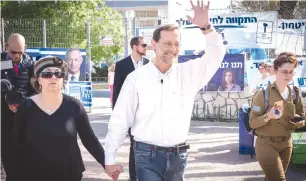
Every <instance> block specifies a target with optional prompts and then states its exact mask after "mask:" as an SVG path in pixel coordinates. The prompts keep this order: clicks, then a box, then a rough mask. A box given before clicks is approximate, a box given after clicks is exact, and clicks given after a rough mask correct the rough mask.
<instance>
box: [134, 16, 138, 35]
mask: <svg viewBox="0 0 306 181" xmlns="http://www.w3.org/2000/svg"><path fill="white" fill-rule="evenodd" d="M133 36H134V37H135V36H137V30H136V18H135V17H134V18H133Z"/></svg>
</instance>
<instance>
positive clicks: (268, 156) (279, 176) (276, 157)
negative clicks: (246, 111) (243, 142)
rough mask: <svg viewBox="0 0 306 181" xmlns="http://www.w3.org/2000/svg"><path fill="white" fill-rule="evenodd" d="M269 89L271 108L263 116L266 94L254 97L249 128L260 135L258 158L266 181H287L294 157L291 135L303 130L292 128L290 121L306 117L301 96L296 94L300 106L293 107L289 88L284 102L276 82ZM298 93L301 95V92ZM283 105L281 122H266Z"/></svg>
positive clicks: (298, 125) (274, 120)
mask: <svg viewBox="0 0 306 181" xmlns="http://www.w3.org/2000/svg"><path fill="white" fill-rule="evenodd" d="M268 89H270V97H269V106H268V109H267V111H266V112H264V93H263V91H261V90H259V91H257V92H256V94H255V95H254V97H253V101H252V107H251V113H250V126H251V128H253V129H255V132H256V134H257V135H258V137H257V139H256V145H255V151H256V158H257V160H258V162H259V164H260V166H261V168H262V169H263V171H264V173H265V180H266V181H285V180H286V177H285V172H286V170H287V167H288V164H289V162H290V157H291V153H292V140H291V133H292V132H293V131H294V130H295V129H296V128H297V127H302V126H304V124H303V122H300V123H298V124H291V123H290V122H289V121H290V120H291V119H292V118H293V117H294V114H299V115H300V116H301V115H302V114H304V111H303V104H302V101H301V97H300V94H297V102H296V104H294V103H293V96H292V91H294V90H292V89H291V88H289V96H288V99H287V100H284V99H283V97H282V96H281V94H280V92H279V90H278V88H277V86H276V84H275V82H274V83H273V84H270V85H269V86H268ZM298 93H299V92H298ZM282 100H283V102H284V110H283V115H282V116H281V117H280V118H279V119H271V120H269V121H267V122H266V121H265V119H264V117H265V116H264V115H265V113H268V112H269V111H270V109H271V108H272V107H273V106H274V103H275V102H277V101H282Z"/></svg>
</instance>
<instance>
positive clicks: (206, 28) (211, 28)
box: [200, 24, 214, 34]
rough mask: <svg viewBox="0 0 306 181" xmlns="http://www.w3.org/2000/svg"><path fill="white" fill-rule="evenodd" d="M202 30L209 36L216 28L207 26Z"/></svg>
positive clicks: (201, 28)
mask: <svg viewBox="0 0 306 181" xmlns="http://www.w3.org/2000/svg"><path fill="white" fill-rule="evenodd" d="M200 30H201V31H202V33H203V34H207V33H210V32H213V31H214V28H213V27H212V26H211V24H207V25H205V26H204V27H200Z"/></svg>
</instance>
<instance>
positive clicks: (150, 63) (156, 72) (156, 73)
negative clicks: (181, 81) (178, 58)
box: [148, 61, 177, 76]
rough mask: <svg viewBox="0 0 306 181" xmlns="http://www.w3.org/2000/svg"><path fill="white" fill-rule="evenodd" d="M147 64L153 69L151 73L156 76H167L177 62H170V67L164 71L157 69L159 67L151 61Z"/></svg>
mask: <svg viewBox="0 0 306 181" xmlns="http://www.w3.org/2000/svg"><path fill="white" fill-rule="evenodd" d="M148 64H149V67H150V69H151V70H152V71H153V73H154V74H155V75H156V76H160V75H165V76H168V75H169V74H171V72H172V71H173V69H174V67H175V66H176V65H177V64H172V65H171V67H170V68H169V70H168V71H167V72H166V73H162V72H160V71H159V69H158V68H157V67H156V66H155V65H154V63H153V62H152V61H149V63H148Z"/></svg>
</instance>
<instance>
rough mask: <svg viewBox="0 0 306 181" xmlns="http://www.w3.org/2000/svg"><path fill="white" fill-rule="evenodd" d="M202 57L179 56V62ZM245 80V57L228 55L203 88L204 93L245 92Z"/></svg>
mask: <svg viewBox="0 0 306 181" xmlns="http://www.w3.org/2000/svg"><path fill="white" fill-rule="evenodd" d="M201 56H202V55H188V56H179V58H178V62H179V63H183V62H186V61H189V60H191V59H195V58H199V57H201ZM191 61H192V60H191ZM244 79H245V75H244V55H242V54H234V55H230V54H226V55H225V56H224V59H223V61H222V63H221V65H220V67H219V69H218V70H217V72H216V73H215V75H214V76H213V77H212V78H211V79H210V81H209V82H208V84H207V85H206V86H205V87H204V88H203V91H220V92H243V90H244Z"/></svg>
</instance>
